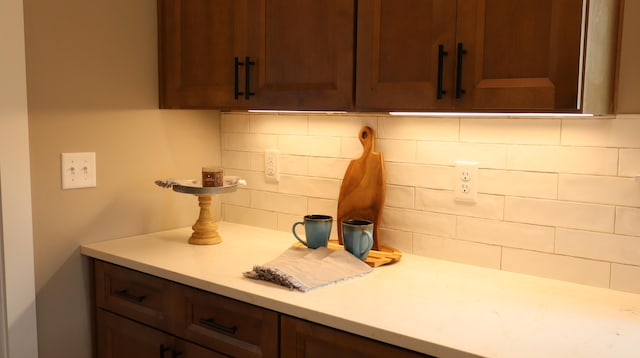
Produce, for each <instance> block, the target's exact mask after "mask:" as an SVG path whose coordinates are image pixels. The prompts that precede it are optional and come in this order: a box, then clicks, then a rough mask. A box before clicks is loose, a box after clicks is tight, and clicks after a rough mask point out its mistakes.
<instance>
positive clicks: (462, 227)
mask: <svg viewBox="0 0 640 358" xmlns="http://www.w3.org/2000/svg"><path fill="white" fill-rule="evenodd" d="M456 238H458V239H462V240H467V241H475V242H482V243H486V244H492V245H499V246H504V247H513V248H519V249H527V250H535V251H545V252H550V253H551V252H553V247H554V240H555V230H554V229H553V228H552V227H549V226H539V225H530V224H519V223H509V222H504V221H500V220H486V219H478V218H471V217H464V216H460V217H458V230H457V236H456Z"/></svg>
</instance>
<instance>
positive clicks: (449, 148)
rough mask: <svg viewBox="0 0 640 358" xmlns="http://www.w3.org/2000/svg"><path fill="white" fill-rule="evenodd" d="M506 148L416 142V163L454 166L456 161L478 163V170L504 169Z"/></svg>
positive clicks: (456, 143) (477, 144)
mask: <svg viewBox="0 0 640 358" xmlns="http://www.w3.org/2000/svg"><path fill="white" fill-rule="evenodd" d="M506 156H507V147H506V146H505V145H502V144H484V143H458V142H422V141H420V142H418V152H417V159H416V161H417V162H418V163H424V164H435V165H455V164H456V161H457V160H463V161H473V162H478V166H479V167H480V168H498V169H501V168H504V167H505V164H506Z"/></svg>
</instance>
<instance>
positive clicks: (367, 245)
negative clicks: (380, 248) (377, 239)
mask: <svg viewBox="0 0 640 358" xmlns="http://www.w3.org/2000/svg"><path fill="white" fill-rule="evenodd" d="M342 241H343V242H344V248H345V249H346V250H347V251H349V252H350V253H351V254H352V255H353V256H355V257H357V258H359V259H360V260H364V259H366V258H367V256H369V250H371V248H372V247H373V223H372V222H371V221H369V220H346V221H343V222H342Z"/></svg>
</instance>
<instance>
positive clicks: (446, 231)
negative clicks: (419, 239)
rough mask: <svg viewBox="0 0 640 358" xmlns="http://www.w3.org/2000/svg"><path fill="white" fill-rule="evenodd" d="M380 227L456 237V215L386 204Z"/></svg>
mask: <svg viewBox="0 0 640 358" xmlns="http://www.w3.org/2000/svg"><path fill="white" fill-rule="evenodd" d="M380 227H384V228H389V229H396V230H401V231H407V230H411V231H413V232H417V233H422V234H429V235H436V236H443V237H455V233H456V217H455V216H454V215H447V214H440V213H431V212H426V211H418V210H408V209H397V208H391V207H388V206H385V207H384V209H383V215H382V223H381V225H380Z"/></svg>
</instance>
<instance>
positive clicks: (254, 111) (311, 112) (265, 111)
mask: <svg viewBox="0 0 640 358" xmlns="http://www.w3.org/2000/svg"><path fill="white" fill-rule="evenodd" d="M248 112H249V113H301V114H345V113H348V112H346V111H286V110H285V111H281V110H272V109H250V110H248Z"/></svg>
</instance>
